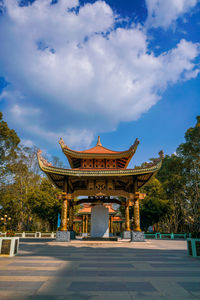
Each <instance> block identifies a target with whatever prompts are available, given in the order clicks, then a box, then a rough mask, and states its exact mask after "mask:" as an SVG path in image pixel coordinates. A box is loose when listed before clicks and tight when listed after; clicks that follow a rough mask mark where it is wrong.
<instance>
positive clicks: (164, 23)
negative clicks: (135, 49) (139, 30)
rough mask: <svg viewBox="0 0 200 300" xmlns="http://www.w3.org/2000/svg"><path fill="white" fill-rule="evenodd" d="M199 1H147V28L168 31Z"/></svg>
mask: <svg viewBox="0 0 200 300" xmlns="http://www.w3.org/2000/svg"><path fill="white" fill-rule="evenodd" d="M198 1H199V0H146V5H147V11H148V18H147V21H146V25H147V27H155V28H157V27H163V28H164V29H167V28H168V27H169V26H170V25H171V24H172V23H173V22H174V21H176V20H177V19H178V18H179V17H181V16H183V15H184V14H185V13H187V12H189V11H190V10H191V9H192V8H193V7H195V5H196V4H197V2H198Z"/></svg>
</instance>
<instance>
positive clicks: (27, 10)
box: [0, 0, 199, 148]
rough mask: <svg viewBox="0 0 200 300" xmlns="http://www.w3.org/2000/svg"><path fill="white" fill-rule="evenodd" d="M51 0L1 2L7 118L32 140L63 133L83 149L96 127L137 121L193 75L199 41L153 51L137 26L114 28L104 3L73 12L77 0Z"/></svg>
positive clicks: (0, 55)
mask: <svg viewBox="0 0 200 300" xmlns="http://www.w3.org/2000/svg"><path fill="white" fill-rule="evenodd" d="M50 2H51V1H47V0H45V1H44V0H37V1H35V2H34V3H33V4H32V5H29V6H28V7H18V5H17V0H6V1H5V4H6V6H7V14H6V15H4V16H3V17H1V18H0V26H1V27H3V29H4V30H1V31H0V44H1V47H0V70H1V75H3V76H5V77H6V79H7V81H9V82H10V83H11V85H9V86H8V88H7V89H6V90H5V92H4V98H5V99H6V100H7V108H6V113H7V118H8V119H9V120H10V122H12V124H13V127H14V128H16V126H18V128H19V131H20V132H26V136H27V135H28V134H29V135H32V136H33V137H34V140H35V141H36V139H39V140H40V141H46V142H47V143H49V144H55V142H56V141H57V140H58V138H60V137H63V138H64V140H65V141H66V143H67V144H68V145H69V146H70V147H76V146H77V145H79V146H80V147H82V148H84V147H86V148H87V147H89V146H90V143H91V142H92V139H93V137H94V135H95V134H96V133H97V132H99V131H110V130H113V129H115V128H116V126H117V125H118V124H119V122H121V121H132V120H136V119H138V118H139V117H140V115H141V114H142V113H144V112H146V111H148V109H150V108H151V107H152V106H153V105H154V104H156V103H157V101H158V100H159V99H160V92H161V91H164V90H165V89H166V88H167V86H168V85H169V84H174V83H176V82H177V81H179V80H188V79H190V78H193V77H195V76H197V75H198V69H197V68H196V66H195V64H194V62H193V60H194V59H195V58H196V57H197V56H198V55H199V46H198V44H195V43H192V42H189V41H186V40H182V41H180V43H179V44H177V46H176V47H175V48H174V49H171V51H168V52H166V53H162V54H161V55H159V56H155V55H154V53H153V52H150V51H149V49H148V36H147V33H146V32H145V30H144V29H143V28H142V27H141V26H136V25H135V24H133V25H132V27H131V28H117V29H115V17H116V16H115V15H114V13H113V11H112V9H111V8H110V6H108V5H107V4H106V3H105V2H103V1H97V2H95V3H94V4H87V5H85V6H83V7H80V9H79V11H78V12H74V11H73V10H67V8H72V7H73V5H75V6H76V7H77V6H78V5H79V3H78V1H72V0H62V1H59V3H58V4H55V5H50ZM73 3H74V4H73ZM5 93H7V95H9V96H7V97H6V94H5ZM14 116H15V117H14ZM28 139H29V138H28ZM31 139H32V138H31Z"/></svg>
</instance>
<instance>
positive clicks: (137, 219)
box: [133, 193, 141, 231]
mask: <svg viewBox="0 0 200 300" xmlns="http://www.w3.org/2000/svg"><path fill="white" fill-rule="evenodd" d="M139 195H140V194H139V193H135V195H134V196H135V197H134V227H133V230H134V231H141V228H140V204H139Z"/></svg>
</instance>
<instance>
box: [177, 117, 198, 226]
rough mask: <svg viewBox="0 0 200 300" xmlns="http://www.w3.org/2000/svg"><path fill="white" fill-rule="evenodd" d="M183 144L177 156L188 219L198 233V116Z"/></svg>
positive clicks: (186, 134)
mask: <svg viewBox="0 0 200 300" xmlns="http://www.w3.org/2000/svg"><path fill="white" fill-rule="evenodd" d="M185 140H186V141H185V143H182V144H181V145H180V146H179V147H178V149H177V154H178V155H179V156H180V158H181V159H182V161H183V164H184V168H183V173H182V174H183V176H184V178H185V180H186V183H187V184H186V187H185V193H186V196H185V197H186V201H187V202H188V203H189V206H190V209H189V217H190V221H191V223H192V224H193V231H200V116H197V122H196V125H195V126H194V127H192V128H189V129H188V130H187V131H186V133H185Z"/></svg>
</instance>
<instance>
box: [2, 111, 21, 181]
mask: <svg viewBox="0 0 200 300" xmlns="http://www.w3.org/2000/svg"><path fill="white" fill-rule="evenodd" d="M19 143H20V138H19V137H18V135H17V133H16V132H15V131H14V130H13V129H10V128H9V127H8V124H7V123H6V122H5V121H3V114H2V112H0V180H1V183H2V180H3V179H5V174H8V173H9V172H10V167H11V165H12V160H13V159H15V158H16V156H17V150H18V145H19Z"/></svg>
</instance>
